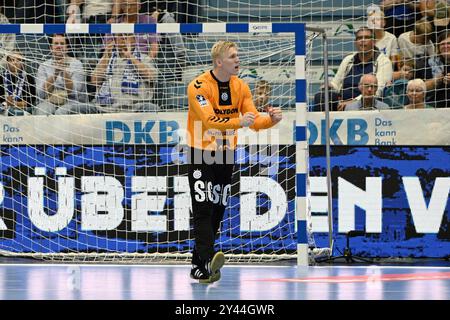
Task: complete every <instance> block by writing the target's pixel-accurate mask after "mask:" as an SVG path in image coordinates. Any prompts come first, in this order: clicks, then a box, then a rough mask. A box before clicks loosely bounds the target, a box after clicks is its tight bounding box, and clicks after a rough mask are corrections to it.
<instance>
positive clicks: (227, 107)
mask: <svg viewBox="0 0 450 320" xmlns="http://www.w3.org/2000/svg"><path fill="white" fill-rule="evenodd" d="M188 100H189V111H188V125H187V129H188V137H187V138H188V139H187V143H188V145H189V146H190V147H194V148H197V149H203V150H217V149H221V146H224V147H225V148H229V149H235V148H236V144H237V129H239V128H242V127H241V125H240V114H245V113H246V112H253V113H254V114H255V122H254V124H253V125H252V126H250V128H251V129H253V130H259V129H267V128H270V127H271V126H272V120H271V119H270V117H268V116H262V115H260V114H259V112H258V111H257V110H256V108H255V105H254V104H253V100H252V94H251V92H250V88H249V87H248V85H247V84H246V83H245V82H244V81H243V80H242V79H239V78H238V77H236V76H231V79H230V81H228V82H220V81H219V80H218V79H216V77H215V76H214V74H213V73H212V71H207V72H205V73H203V74H202V75H200V76H198V77H197V78H196V79H194V80H193V81H192V82H191V83H190V84H189V86H188Z"/></svg>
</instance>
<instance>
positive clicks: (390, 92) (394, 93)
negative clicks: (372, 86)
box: [383, 60, 414, 109]
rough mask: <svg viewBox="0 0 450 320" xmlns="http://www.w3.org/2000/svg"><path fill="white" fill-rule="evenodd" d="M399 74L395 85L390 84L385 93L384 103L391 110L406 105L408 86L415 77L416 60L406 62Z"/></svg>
mask: <svg viewBox="0 0 450 320" xmlns="http://www.w3.org/2000/svg"><path fill="white" fill-rule="evenodd" d="M397 73H398V75H399V77H398V78H397V79H396V80H394V82H393V83H389V84H388V85H387V86H386V87H385V88H384V93H383V102H384V103H386V104H387V105H388V106H389V107H390V108H391V109H400V108H403V106H404V105H405V101H406V99H407V98H406V86H407V85H408V81H409V80H411V79H412V78H413V75H414V60H407V61H404V62H403V63H402V66H401V68H400V70H399V71H398V72H397Z"/></svg>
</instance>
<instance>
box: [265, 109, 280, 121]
mask: <svg viewBox="0 0 450 320" xmlns="http://www.w3.org/2000/svg"><path fill="white" fill-rule="evenodd" d="M267 112H268V113H269V116H270V119H271V120H272V123H273V124H276V123H278V122H280V121H281V119H282V118H283V114H282V112H281V109H280V108H272V107H271V108H268V110H267Z"/></svg>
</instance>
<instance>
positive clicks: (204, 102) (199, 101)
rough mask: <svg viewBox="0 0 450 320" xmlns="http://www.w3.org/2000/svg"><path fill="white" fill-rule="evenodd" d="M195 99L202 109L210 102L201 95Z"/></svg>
mask: <svg viewBox="0 0 450 320" xmlns="http://www.w3.org/2000/svg"><path fill="white" fill-rule="evenodd" d="M195 97H196V98H197V101H198V103H199V104H200V106H201V107H206V106H207V105H208V100H206V98H205V97H204V96H202V95H201V94H198V95H196V96H195Z"/></svg>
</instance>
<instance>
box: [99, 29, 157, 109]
mask: <svg viewBox="0 0 450 320" xmlns="http://www.w3.org/2000/svg"><path fill="white" fill-rule="evenodd" d="M156 76H157V71H156V69H155V67H154V66H153V64H152V61H151V58H150V57H149V56H148V55H146V54H144V53H141V52H140V51H139V49H138V48H137V47H136V39H135V36H134V35H132V34H129V35H126V34H121V35H115V37H114V41H110V42H108V43H107V44H106V48H105V51H104V53H103V56H102V58H101V59H100V62H99V63H98V65H97V67H96V68H95V70H94V72H93V74H92V83H93V85H94V86H95V87H96V88H97V91H96V92H97V93H96V97H95V103H96V105H97V108H98V109H99V110H100V111H101V112H148V111H157V110H158V106H156V105H155V104H153V103H152V102H151V101H152V98H153V93H154V90H153V87H154V81H155V79H156Z"/></svg>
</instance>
